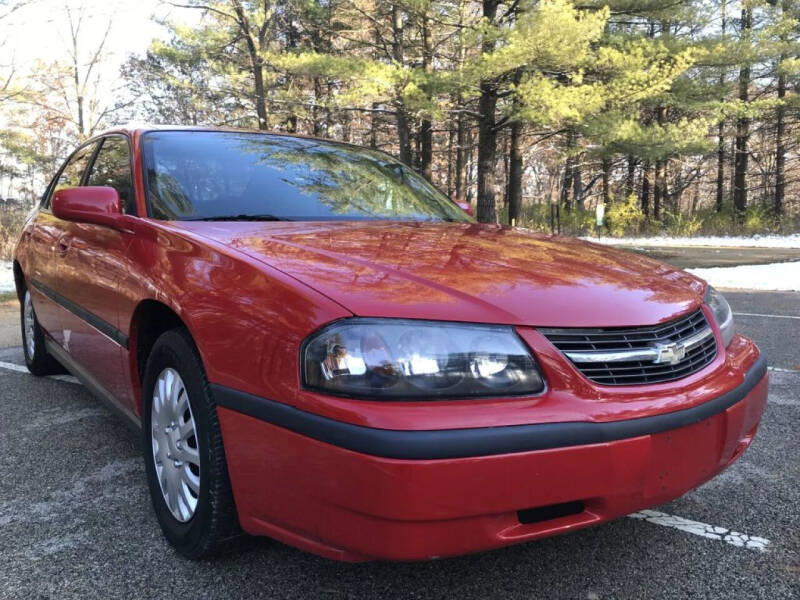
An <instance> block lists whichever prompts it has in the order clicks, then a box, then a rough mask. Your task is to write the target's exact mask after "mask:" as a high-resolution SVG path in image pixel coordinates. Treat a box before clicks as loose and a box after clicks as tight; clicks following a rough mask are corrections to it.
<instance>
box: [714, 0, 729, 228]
mask: <svg viewBox="0 0 800 600" xmlns="http://www.w3.org/2000/svg"><path fill="white" fill-rule="evenodd" d="M726 7H727V2H726V0H722V2H721V3H720V9H721V11H722V37H723V38H724V37H725V29H726V26H727V23H728V19H727V15H726ZM724 86H725V69H723V70H722V73H720V75H719V87H720V90H722V89H724ZM720 100H722V101H723V102H724V101H725V97H724V95H723V97H722V98H720ZM724 199H725V119H721V120H720V122H719V124H718V125H717V197H716V204H715V209H716V211H717V212H722V208H723V205H724Z"/></svg>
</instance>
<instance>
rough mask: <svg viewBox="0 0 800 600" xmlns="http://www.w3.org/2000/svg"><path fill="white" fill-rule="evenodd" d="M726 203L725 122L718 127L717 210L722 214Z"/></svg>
mask: <svg viewBox="0 0 800 600" xmlns="http://www.w3.org/2000/svg"><path fill="white" fill-rule="evenodd" d="M724 202H725V121H724V120H722V121H720V122H719V125H718V126H717V198H716V204H715V209H716V211H717V212H722V208H723V206H724Z"/></svg>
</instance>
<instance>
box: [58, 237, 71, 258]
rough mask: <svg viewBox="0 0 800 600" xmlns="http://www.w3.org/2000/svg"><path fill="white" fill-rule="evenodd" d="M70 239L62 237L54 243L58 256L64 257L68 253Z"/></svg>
mask: <svg viewBox="0 0 800 600" xmlns="http://www.w3.org/2000/svg"><path fill="white" fill-rule="evenodd" d="M69 246H70V239H69V236H67V235H62V236H61V237H60V238H58V242H56V251H57V252H58V254H59V255H60V256H64V255H65V254H66V253H67V252H68V251H69Z"/></svg>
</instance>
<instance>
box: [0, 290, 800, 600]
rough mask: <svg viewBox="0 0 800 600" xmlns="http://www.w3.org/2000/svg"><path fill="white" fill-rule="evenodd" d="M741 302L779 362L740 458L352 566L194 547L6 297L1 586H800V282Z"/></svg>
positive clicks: (638, 589) (284, 592)
mask: <svg viewBox="0 0 800 600" xmlns="http://www.w3.org/2000/svg"><path fill="white" fill-rule="evenodd" d="M726 296H727V297H728V299H729V301H730V303H731V305H732V306H733V309H734V312H735V313H737V316H736V319H737V325H738V329H739V331H741V332H742V333H745V334H746V335H749V336H751V337H753V338H754V339H755V340H756V341H757V342H758V343H759V345H760V346H761V348H762V350H763V352H764V353H765V354H766V355H767V358H768V360H769V364H770V366H771V368H772V371H771V373H770V377H771V394H770V400H769V403H768V407H767V411H766V414H765V416H764V420H763V422H762V425H761V428H760V430H759V433H758V435H757V436H756V440H755V442H754V443H753V445H752V447H751V448H750V449H749V450H748V451H747V452H746V453H745V454H744V456H743V457H742V458H741V459H740V460H739V461H738V462H737V463H735V464H734V465H733V466H732V467H731V468H730V469H728V470H727V471H725V472H724V473H722V474H721V475H720V476H718V477H717V478H716V479H713V480H712V481H710V482H709V483H707V484H705V485H704V486H702V487H700V488H699V489H697V490H695V491H693V492H690V493H689V494H687V495H686V496H685V497H683V498H680V499H678V500H676V501H674V502H671V503H669V504H666V505H664V506H661V507H657V508H656V509H655V510H656V511H657V512H653V513H647V514H639V515H637V516H638V517H648V518H623V519H619V520H617V521H615V522H612V523H608V524H606V525H602V526H599V527H595V528H591V529H587V530H583V531H579V532H575V533H572V534H569V535H565V536H561V537H556V538H550V539H545V540H541V541H537V542H533V543H529V544H525V545H522V546H516V547H511V548H507V549H503V550H498V551H493V552H488V553H483V554H477V555H472V556H466V557H460V558H452V559H445V560H438V561H431V562H425V563H416V564H393V563H366V564H340V563H336V562H331V561H328V560H326V559H322V558H317V557H314V556H311V555H308V554H304V553H302V552H300V551H297V550H294V549H292V548H289V547H286V546H283V545H281V544H279V543H277V542H272V541H270V540H267V539H252V540H247V541H246V542H244V543H243V544H242V545H241V547H240V548H239V549H238V550H236V551H235V552H234V553H232V554H231V555H228V556H226V557H223V558H221V559H218V560H216V561H213V562H204V563H193V562H190V561H186V560H183V559H181V558H179V557H178V556H176V555H175V553H174V552H173V551H172V549H171V548H170V547H169V546H168V545H167V543H166V542H165V541H164V540H163V538H162V536H161V532H160V530H159V528H158V525H157V523H156V520H155V518H154V516H153V513H152V510H151V507H150V501H149V497H148V496H147V492H146V484H145V480H144V472H143V463H142V460H141V457H140V451H139V440H138V438H137V436H136V435H135V434H134V433H132V432H131V431H130V430H128V429H126V428H125V426H124V425H123V424H122V423H121V422H120V421H118V420H117V419H116V418H115V417H114V416H113V415H112V414H111V413H110V412H109V411H108V410H107V409H106V408H105V407H104V406H103V405H101V404H100V403H99V402H98V401H96V400H95V399H94V398H92V397H91V396H90V395H89V393H88V392H86V391H85V390H84V388H83V387H82V386H80V385H79V384H76V383H74V382H73V381H71V380H70V378H64V377H62V378H58V379H54V378H45V379H37V378H34V377H32V376H30V375H28V374H27V373H26V372H24V367H20V366H18V365H21V363H22V362H23V361H22V351H21V349H20V348H19V335H18V334H15V333H14V332H15V328H16V327H18V325H17V320H16V319H17V318H18V317H17V313H16V311H17V308H16V306H15V305H14V304H9V305H6V306H4V307H0V341H2V342H3V343H4V344H5V346H6V347H5V348H3V349H2V350H0V414H2V417H0V565H1V566H0V598H51V597H52V598H55V597H57V598H86V597H100V598H117V597H119V598H139V597H148V598H161V597H173V598H195V597H197V598H255V597H265V598H317V597H321V598H451V597H457V598H494V597H496V598H508V599H513V598H539V597H541V598H583V599H596V598H662V597H665V598H666V597H669V598H686V597H696V598H712V597H713V598H732V597H740V598H770V599H778V598H798V597H800V485H798V484H799V483H800V348H798V342H800V294H796V293H769V292H761V293H750V292H742V291H738V292H728V293H727V294H726ZM354 493H357V491H354ZM739 534H743V535H739Z"/></svg>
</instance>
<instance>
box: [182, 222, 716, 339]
mask: <svg viewBox="0 0 800 600" xmlns="http://www.w3.org/2000/svg"><path fill="white" fill-rule="evenodd" d="M179 225H180V226H181V227H183V228H185V229H188V230H191V231H193V232H194V233H196V234H198V235H201V236H204V237H207V238H211V239H214V240H216V241H217V242H221V243H223V244H226V245H228V246H230V247H231V248H234V249H236V250H238V251H240V252H243V253H245V254H247V255H249V256H250V257H253V258H255V259H257V260H260V261H262V262H264V263H267V264H269V265H270V266H272V267H275V268H277V269H279V270H281V271H283V272H284V273H286V274H288V275H290V276H292V277H294V278H295V279H297V280H299V281H301V282H303V283H304V284H306V285H308V286H310V287H312V288H314V289H316V290H317V291H319V292H321V293H322V294H325V295H326V296H328V297H329V298H331V299H332V300H334V301H336V302H338V303H339V304H341V305H342V306H344V307H345V308H346V309H347V310H349V311H351V312H352V313H353V314H355V315H359V316H371V317H398V318H413V319H438V320H450V321H469V322H483V323H505V324H512V325H535V326H546V327H567V326H569V327H614V326H632V325H650V324H655V323H659V322H662V321H665V320H667V319H670V318H672V317H675V316H677V315H679V314H681V313H683V312H686V311H687V310H689V309H691V308H694V307H696V306H698V305H699V304H700V303H701V300H702V294H703V290H704V285H703V283H702V282H701V281H700V280H698V279H697V278H695V277H693V276H691V275H689V274H687V273H685V272H683V271H679V270H677V269H675V268H674V267H670V266H667V265H664V264H662V263H658V262H656V261H653V260H650V259H648V258H645V257H642V256H638V255H636V254H632V253H629V252H624V251H621V250H616V249H613V248H608V247H605V246H599V245H597V244H592V243H589V242H585V241H581V240H576V239H570V238H563V237H553V236H547V235H542V234H538V233H534V232H529V231H525V230H519V229H511V228H506V227H497V226H490V225H479V224H469V223H398V222H352V221H350V222H325V223H313V222H312V223H285V222H278V223H270V222H267V223H253V222H246V223H245V222H230V223H228V222H226V223H221V222H181V223H180V224H179Z"/></svg>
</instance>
